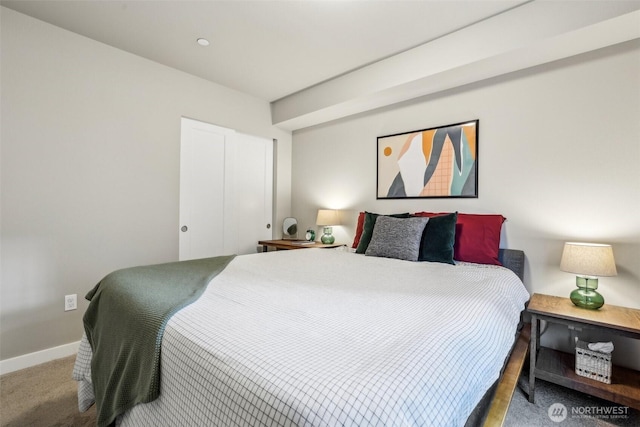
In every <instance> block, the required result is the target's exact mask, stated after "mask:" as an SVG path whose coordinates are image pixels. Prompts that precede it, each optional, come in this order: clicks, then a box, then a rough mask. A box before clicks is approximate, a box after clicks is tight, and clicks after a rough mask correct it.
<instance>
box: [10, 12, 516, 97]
mask: <svg viewBox="0 0 640 427" xmlns="http://www.w3.org/2000/svg"><path fill="white" fill-rule="evenodd" d="M524 2H525V1H524V0H499V1H491V0H487V1H469V0H466V1H451V0H448V1H438V0H430V1H415V0H413V1H401V0H395V1H346V0H342V1H327V0H316V1H240V0H236V1H213V0H210V1H186V0H174V1H140V0H137V1H67V0H56V1H31V0H29V1H25V0H22V1H4V0H3V1H2V2H1V4H2V5H3V6H6V7H8V8H10V9H13V10H16V11H18V12H22V13H24V14H26V15H30V16H32V17H34V18H37V19H40V20H42V21H45V22H48V23H51V24H53V25H56V26H58V27H62V28H65V29H67V30H69V31H73V32H75V33H78V34H81V35H83V36H86V37H89V38H92V39H94V40H97V41H100V42H102V43H105V44H108V45H111V46H114V47H116V48H119V49H122V50H124V51H127V52H131V53H134V54H136V55H139V56H142V57H144V58H147V59H150V60H152V61H156V62H159V63H161V64H164V65H168V66H170V67H173V68H176V69H178V70H182V71H185V72H187V73H190V74H193V75H196V76H198V77H202V78H204V79H207V80H210V81H212V82H216V83H219V84H222V85H224V86H227V87H230V88H233V89H236V90H239V91H242V92H245V93H248V94H251V95H254V96H256V97H258V98H261V99H265V100H267V101H274V100H277V99H279V98H282V97H285V96H286V95H290V94H292V93H294V92H298V91H300V90H302V89H305V88H307V87H309V86H313V85H315V84H317V83H320V82H323V81H325V80H328V79H331V78H332V77H335V76H337V75H341V74H344V73H347V72H349V71H352V70H354V69H357V68H360V67H362V66H364V65H367V64H371V63H373V62H376V61H379V60H380V59H383V58H387V57H389V56H392V55H395V54H397V53H399V52H402V51H405V50H407V49H410V48H412V47H415V46H418V45H420V44H423V43H426V42H428V41H430V40H433V39H435V38H437V37H440V36H442V35H445V34H448V33H450V32H453V31H456V30H459V29H461V28H464V27H466V26H469V25H471V24H474V23H476V22H478V21H481V20H483V19H486V18H487V17H490V16H493V15H496V14H498V13H500V12H503V11H505V10H507V9H510V8H512V7H514V6H517V5H518V4H521V3H524ZM199 37H203V38H206V39H208V40H209V41H210V43H211V44H210V45H209V46H208V47H202V46H199V45H198V44H197V43H196V39H197V38H199Z"/></svg>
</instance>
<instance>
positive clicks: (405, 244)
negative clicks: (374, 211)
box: [365, 216, 429, 261]
mask: <svg viewBox="0 0 640 427" xmlns="http://www.w3.org/2000/svg"><path fill="white" fill-rule="evenodd" d="M428 221H429V218H427V217H414V218H393V217H390V216H379V217H378V218H377V219H376V225H375V226H374V227H373V234H372V236H371V243H369V246H368V247H367V251H366V252H365V255H367V256H380V257H386V258H397V259H404V260H407V261H417V260H418V255H419V254H420V241H421V240H422V232H423V231H424V227H425V226H426V225H427V222H428Z"/></svg>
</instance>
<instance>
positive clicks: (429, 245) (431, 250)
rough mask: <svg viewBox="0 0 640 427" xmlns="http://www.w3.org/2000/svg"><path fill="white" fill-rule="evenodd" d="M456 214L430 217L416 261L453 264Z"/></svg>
mask: <svg viewBox="0 0 640 427" xmlns="http://www.w3.org/2000/svg"><path fill="white" fill-rule="evenodd" d="M457 220H458V212H453V213H450V214H446V215H440V216H432V217H430V218H429V222H428V223H427V226H426V227H425V228H424V232H423V233H422V244H421V246H420V255H419V256H418V261H432V262H443V263H447V264H455V263H454V262H453V245H454V244H455V241H456V221H457Z"/></svg>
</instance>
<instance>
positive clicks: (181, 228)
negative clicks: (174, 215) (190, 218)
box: [180, 225, 189, 233]
mask: <svg viewBox="0 0 640 427" xmlns="http://www.w3.org/2000/svg"><path fill="white" fill-rule="evenodd" d="M188 229H189V227H187V226H186V225H183V226H182V227H180V231H182V232H183V233H184V232H186V231H187V230H188Z"/></svg>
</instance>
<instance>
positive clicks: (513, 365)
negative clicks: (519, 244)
mask: <svg viewBox="0 0 640 427" xmlns="http://www.w3.org/2000/svg"><path fill="white" fill-rule="evenodd" d="M499 259H500V262H502V264H503V265H504V266H505V267H507V268H508V269H510V270H511V271H513V272H514V273H516V275H517V276H518V277H519V278H520V280H522V281H523V282H524V259H525V258H524V252H523V251H520V250H515V249H500V255H499ZM523 313H524V312H523ZM530 339H531V324H530V323H523V326H522V327H521V328H520V330H519V331H518V333H517V334H516V338H515V342H514V345H513V347H512V349H511V352H510V354H509V357H508V359H507V361H506V362H505V366H504V368H503V370H502V375H501V376H500V378H498V381H496V383H495V384H494V385H493V386H492V387H491V388H490V389H489V391H487V393H486V394H485V396H484V397H483V399H482V401H481V402H480V404H479V405H478V407H477V409H478V413H477V414H475V416H474V414H473V413H472V416H471V417H469V421H470V422H471V424H470V423H469V422H467V425H483V426H484V427H501V426H502V425H503V424H504V420H505V418H506V416H507V412H508V411H509V405H510V404H511V399H512V398H513V393H514V392H515V389H516V386H517V385H518V378H519V377H520V373H521V372H522V367H523V366H524V363H525V360H526V358H527V355H528V354H529V341H530ZM483 401H484V402H485V403H484V404H483ZM483 409H484V410H483ZM474 412H476V411H474Z"/></svg>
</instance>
